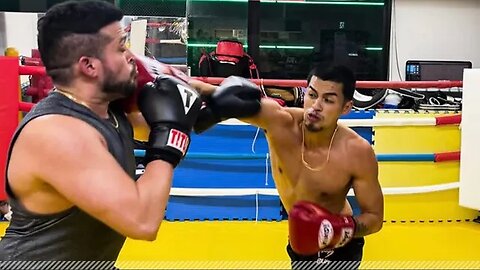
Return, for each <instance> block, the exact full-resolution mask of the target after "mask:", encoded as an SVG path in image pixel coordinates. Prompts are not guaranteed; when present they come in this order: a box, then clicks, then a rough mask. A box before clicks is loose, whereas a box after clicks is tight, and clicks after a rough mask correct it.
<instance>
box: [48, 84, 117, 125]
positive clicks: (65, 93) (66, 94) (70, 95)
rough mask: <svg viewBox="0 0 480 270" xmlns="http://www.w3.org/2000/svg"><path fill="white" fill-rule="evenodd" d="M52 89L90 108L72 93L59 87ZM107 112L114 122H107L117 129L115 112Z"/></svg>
mask: <svg viewBox="0 0 480 270" xmlns="http://www.w3.org/2000/svg"><path fill="white" fill-rule="evenodd" d="M54 91H55V92H58V93H60V94H62V95H64V96H65V97H67V98H68V99H70V100H71V101H73V102H76V103H78V104H81V105H83V106H85V107H87V108H89V109H91V108H90V106H88V104H87V103H85V102H83V101H81V100H79V99H77V98H76V97H74V96H73V95H72V94H70V93H69V92H67V91H64V90H61V89H58V88H55V90H54ZM108 114H109V115H111V116H112V118H113V121H114V122H115V123H112V122H110V121H108V122H109V123H110V124H112V126H113V127H114V128H116V129H118V120H117V117H116V116H115V114H113V113H110V112H109V113H108Z"/></svg>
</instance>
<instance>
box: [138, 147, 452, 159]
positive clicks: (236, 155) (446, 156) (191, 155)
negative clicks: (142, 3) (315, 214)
mask: <svg viewBox="0 0 480 270" xmlns="http://www.w3.org/2000/svg"><path fill="white" fill-rule="evenodd" d="M134 154H135V157H144V156H145V150H141V149H135V150H134ZM185 158H186V159H202V160H259V159H260V160H263V159H268V154H241V153H232V154H218V153H187V155H186V157H185ZM377 160H378V161H383V162H388V161H390V162H429V161H430V162H447V161H459V160H460V151H456V152H443V153H432V154H377Z"/></svg>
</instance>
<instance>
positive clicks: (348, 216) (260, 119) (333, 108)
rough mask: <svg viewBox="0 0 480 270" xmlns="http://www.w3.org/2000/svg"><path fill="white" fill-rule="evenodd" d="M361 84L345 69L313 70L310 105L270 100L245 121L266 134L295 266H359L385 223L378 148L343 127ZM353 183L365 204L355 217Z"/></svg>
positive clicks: (309, 90) (359, 201)
mask: <svg viewBox="0 0 480 270" xmlns="http://www.w3.org/2000/svg"><path fill="white" fill-rule="evenodd" d="M355 83H356V82H355V77H354V75H353V73H352V72H351V71H350V70H349V69H347V68H346V67H342V66H335V67H332V68H330V69H327V70H318V69H314V70H313V71H312V73H311V74H310V76H309V78H308V88H307V90H306V93H305V100H304V108H303V109H301V108H285V107H281V106H280V105H279V104H278V103H277V102H275V101H272V100H270V99H265V98H264V99H262V101H261V110H260V112H259V113H258V114H257V115H255V116H254V117H249V118H243V119H241V120H242V121H245V122H247V123H250V124H252V125H255V126H258V127H260V128H262V129H264V131H265V134H266V137H267V140H268V145H269V148H270V156H271V162H272V164H271V166H272V172H273V178H274V180H275V184H276V187H277V189H278V193H279V195H280V199H281V201H282V203H283V205H284V206H285V209H286V210H287V212H288V213H289V244H288V246H287V252H288V254H289V256H290V258H291V260H292V267H294V268H296V267H300V268H306V269H312V268H315V267H326V268H331V267H332V266H335V265H331V263H329V262H331V261H350V262H352V261H353V263H350V264H346V265H344V266H342V269H345V268H349V267H352V268H358V266H359V265H360V261H361V259H362V251H363V245H364V239H363V237H364V236H366V235H368V234H372V233H375V232H378V231H379V230H380V229H381V228H382V223H383V194H382V190H381V187H380V184H379V182H378V165H377V160H376V157H375V153H374V151H373V149H372V147H371V145H370V144H369V142H368V141H366V140H364V139H363V138H362V137H360V136H359V135H358V134H357V133H356V132H355V131H353V130H352V129H350V128H348V127H346V126H342V125H340V124H338V119H339V117H340V116H341V115H345V114H348V113H349V111H350V109H351V108H352V98H353V92H354V89H355ZM350 188H353V190H354V192H355V197H356V199H357V201H358V204H359V206H360V209H361V214H360V215H358V216H355V217H352V215H353V211H352V208H351V206H350V204H349V203H348V201H347V200H346V196H347V193H348V191H349V190H350ZM305 261H310V264H305ZM319 262H323V263H319Z"/></svg>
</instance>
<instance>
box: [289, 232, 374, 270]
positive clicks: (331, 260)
mask: <svg viewBox="0 0 480 270" xmlns="http://www.w3.org/2000/svg"><path fill="white" fill-rule="evenodd" d="M364 245H365V239H364V238H354V239H353V240H352V241H350V242H349V243H348V244H346V245H345V246H343V247H341V248H337V249H334V250H331V251H320V252H319V253H318V254H315V255H309V256H303V255H299V254H297V253H295V252H294V251H293V249H292V247H291V246H290V243H289V244H288V245H287V253H288V256H290V259H291V261H292V269H352V270H353V269H358V267H359V266H360V262H361V261H362V257H363V246H364Z"/></svg>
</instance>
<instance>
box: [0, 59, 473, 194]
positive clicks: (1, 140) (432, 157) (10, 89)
mask: <svg viewBox="0 0 480 270" xmlns="http://www.w3.org/2000/svg"><path fill="white" fill-rule="evenodd" d="M0 70H2V73H1V74H0V85H2V86H3V90H2V91H0V100H2V104H1V105H0V118H1V119H5V121H3V125H2V128H1V129H0V153H1V155H0V168H1V171H0V173H1V172H2V171H4V169H5V168H4V167H5V163H6V155H5V154H6V153H7V150H8V149H7V148H8V145H9V142H10V139H11V137H12V136H13V132H14V131H15V129H16V127H17V126H18V121H19V119H18V111H22V112H28V111H30V110H31V109H32V107H33V106H34V105H35V104H33V103H28V102H23V101H20V96H19V91H18V89H19V85H18V82H19V76H20V75H33V76H45V75H46V72H45V68H44V67H41V66H23V65H20V64H19V59H18V58H17V57H0ZM195 79H198V80H201V81H204V82H208V83H211V84H220V83H221V82H222V81H223V80H224V78H206V77H195ZM252 81H253V82H254V83H256V84H258V85H262V86H267V85H269V86H280V87H298V86H301V87H306V86H307V82H306V81H305V80H277V79H254V80H252ZM462 86H463V82H462V81H410V82H386V81H358V82H357V85H356V87H357V88H382V89H385V88H452V87H462ZM340 122H341V123H342V124H344V125H347V126H349V127H378V126H397V127H398V126H441V125H459V124H460V123H461V115H460V114H459V115H453V116H442V117H426V118H425V117H422V118H420V117H418V118H384V119H341V120H340ZM232 123H235V124H239V123H243V122H240V121H238V120H235V119H233V120H231V121H230V120H229V121H224V122H223V123H222V124H227V125H228V124H232ZM243 124H246V123H243ZM134 154H135V156H142V155H144V151H143V150H138V149H136V150H135V153H134ZM186 158H187V159H223V160H228V159H230V160H232V159H236V160H238V159H240V160H247V159H265V160H268V155H267V154H238V153H232V154H217V153H188V154H187V157H186ZM377 159H378V160H379V161H384V162H388V161H390V162H402V161H403V162H445V161H458V160H459V159H460V152H446V153H425V154H408V153H407V154H377ZM137 173H141V170H137ZM0 184H1V183H0ZM455 188H458V182H452V183H447V184H440V185H433V186H423V187H402V188H384V189H383V190H384V194H416V193H425V192H437V191H444V190H450V189H455ZM2 192H4V191H3V190H1V189H0V200H3V199H5V198H6V194H5V193H2ZM348 194H349V195H353V191H352V190H350V192H349V193H348ZM171 195H173V196H237V195H238V196H243V195H256V196H257V203H258V195H271V196H278V193H277V191H276V189H273V188H267V189H251V188H234V189H225V188H215V189H204V188H193V189H191V188H172V191H171Z"/></svg>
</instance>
